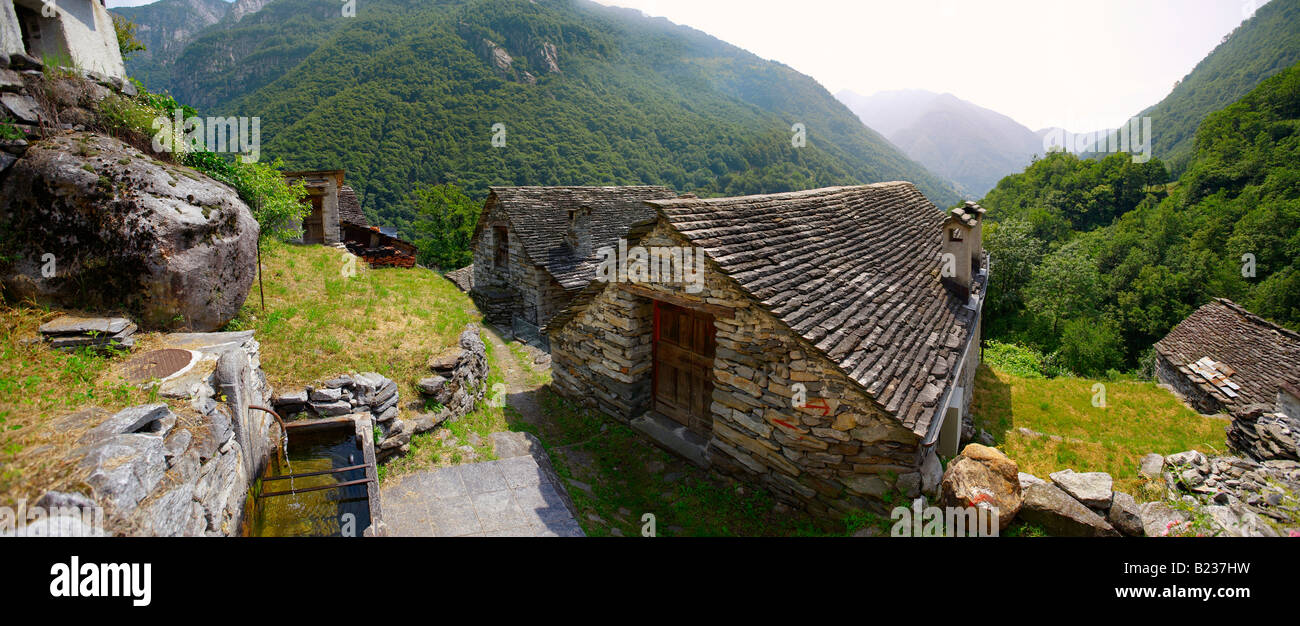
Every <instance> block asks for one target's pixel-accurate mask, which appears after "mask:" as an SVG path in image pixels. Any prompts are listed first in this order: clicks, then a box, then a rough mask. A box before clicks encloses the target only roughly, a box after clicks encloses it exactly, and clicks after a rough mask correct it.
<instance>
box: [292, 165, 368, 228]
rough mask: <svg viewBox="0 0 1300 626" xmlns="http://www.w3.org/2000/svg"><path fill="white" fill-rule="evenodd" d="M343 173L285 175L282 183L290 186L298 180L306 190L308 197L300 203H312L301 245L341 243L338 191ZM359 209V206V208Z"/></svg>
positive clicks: (335, 171) (305, 172)
mask: <svg viewBox="0 0 1300 626" xmlns="http://www.w3.org/2000/svg"><path fill="white" fill-rule="evenodd" d="M345 174H346V172H345V171H344V170H311V171H303V172H285V173H284V178H285V180H287V181H288V182H289V183H290V184H292V183H294V182H298V181H301V182H302V184H303V186H304V187H306V188H307V198H306V199H305V200H303V202H306V203H308V204H311V215H308V216H307V217H306V218H305V219H304V220H303V221H302V243H323V244H335V243H339V241H341V239H342V237H341V234H340V231H339V192H340V191H341V190H342V189H343V187H344V185H343V177H344V175H345ZM354 197H355V196H354ZM359 210H360V205H358V211H359ZM362 219H364V216H363V217H362Z"/></svg>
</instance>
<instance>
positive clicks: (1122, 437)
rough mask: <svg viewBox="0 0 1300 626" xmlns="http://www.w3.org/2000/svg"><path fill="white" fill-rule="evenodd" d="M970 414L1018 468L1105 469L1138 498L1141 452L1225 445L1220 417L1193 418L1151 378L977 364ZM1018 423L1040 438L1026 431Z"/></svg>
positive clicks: (1044, 473)
mask: <svg viewBox="0 0 1300 626" xmlns="http://www.w3.org/2000/svg"><path fill="white" fill-rule="evenodd" d="M1098 384H1101V385H1104V386H1105V394H1106V403H1105V404H1106V406H1105V407H1104V408H1102V407H1097V406H1093V398H1094V396H1095V395H1096V391H1095V387H1094V386H1095V385H1098ZM971 411H972V413H973V415H974V418H975V425H976V426H977V427H979V428H983V429H985V430H987V431H989V432H991V433H992V434H993V436H994V439H996V440H997V447H998V448H999V449H1000V450H1002V452H1004V453H1005V454H1006V455H1007V456H1009V457H1011V458H1012V459H1014V460H1015V461H1016V463H1017V464H1018V465H1019V466H1020V471H1022V472H1028V473H1030V474H1034V475H1035V476H1038V477H1040V478H1044V479H1046V478H1047V477H1048V474H1050V473H1052V472H1055V471H1058V470H1063V469H1067V468H1069V469H1073V470H1074V471H1076V472H1106V473H1108V474H1110V475H1111V476H1113V477H1114V478H1115V481H1116V489H1118V490H1121V491H1126V492H1128V493H1130V494H1132V495H1134V496H1137V497H1139V498H1140V497H1141V496H1142V495H1144V494H1143V490H1142V487H1143V481H1142V480H1141V478H1139V476H1138V473H1137V469H1138V464H1139V462H1140V460H1141V458H1142V456H1144V455H1146V454H1148V453H1151V452H1155V453H1159V454H1173V453H1175V452H1182V451H1184V450H1200V451H1202V452H1205V453H1207V454H1221V453H1223V452H1224V451H1225V450H1226V448H1227V446H1226V443H1225V441H1226V440H1225V430H1224V429H1225V427H1226V426H1227V422H1225V421H1222V420H1218V419H1215V418H1209V417H1203V416H1201V415H1198V414H1197V413H1196V412H1195V411H1192V410H1191V409H1189V408H1187V407H1186V406H1184V405H1183V403H1182V402H1180V401H1179V400H1178V399H1177V398H1176V397H1174V395H1173V394H1171V393H1169V392H1168V391H1165V390H1164V389H1161V388H1159V387H1157V386H1156V385H1155V384H1153V383H1150V382H1140V381H1125V380H1120V381H1106V382H1100V381H1096V380H1091V379H1086V378H1072V377H1063V378H1053V379H1037V378H1026V377H1021V376H1016V375H1013V374H1008V373H1005V372H1001V371H998V370H996V369H993V368H990V367H988V366H982V367H980V369H979V372H978V373H977V375H976V378H975V401H974V404H973V406H972V409H971ZM1020 428H1028V429H1029V430H1031V431H1035V432H1038V433H1042V434H1043V435H1044V436H1027V435H1025V434H1023V433H1021V432H1020V431H1019V429H1020ZM1053 435H1054V436H1056V437H1055V438H1054V437H1052V436H1053Z"/></svg>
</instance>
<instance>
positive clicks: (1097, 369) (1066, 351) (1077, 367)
mask: <svg viewBox="0 0 1300 626" xmlns="http://www.w3.org/2000/svg"><path fill="white" fill-rule="evenodd" d="M1058 353H1059V354H1060V357H1061V362H1062V364H1063V365H1065V367H1067V368H1068V369H1070V370H1071V371H1073V372H1076V373H1079V374H1083V375H1085V376H1100V375H1102V374H1105V373H1106V371H1107V370H1111V369H1117V368H1119V367H1120V366H1122V365H1123V364H1124V341H1123V338H1122V337H1120V333H1119V327H1118V326H1117V325H1116V324H1115V322H1113V321H1111V320H1110V319H1107V318H1091V317H1080V318H1078V319H1072V320H1069V321H1067V322H1066V323H1065V325H1064V326H1063V327H1062V329H1061V348H1060V350H1059V352H1058Z"/></svg>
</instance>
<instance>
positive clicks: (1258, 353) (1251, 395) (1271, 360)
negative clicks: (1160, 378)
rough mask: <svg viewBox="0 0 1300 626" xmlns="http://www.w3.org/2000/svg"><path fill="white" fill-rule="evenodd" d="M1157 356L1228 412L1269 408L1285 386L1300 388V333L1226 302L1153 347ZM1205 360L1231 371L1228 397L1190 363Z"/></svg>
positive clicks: (1207, 308) (1214, 304)
mask: <svg viewBox="0 0 1300 626" xmlns="http://www.w3.org/2000/svg"><path fill="white" fill-rule="evenodd" d="M1155 349H1156V352H1157V353H1158V354H1160V356H1163V357H1164V358H1166V359H1168V360H1169V363H1170V364H1171V365H1173V366H1174V368H1176V369H1177V370H1178V371H1179V372H1180V373H1182V375H1184V376H1187V378H1188V380H1190V381H1192V382H1193V383H1194V384H1196V385H1198V386H1200V387H1201V389H1203V390H1204V391H1206V393H1209V394H1210V395H1211V396H1213V397H1214V398H1215V399H1216V400H1218V401H1219V402H1220V403H1221V404H1223V406H1224V407H1225V408H1227V409H1228V411H1229V412H1232V413H1235V412H1236V411H1238V410H1240V409H1243V408H1245V407H1246V406H1247V405H1250V404H1255V403H1259V404H1266V405H1269V406H1272V405H1273V404H1275V403H1276V402H1277V390H1278V388H1279V387H1281V386H1282V385H1284V384H1290V385H1293V386H1300V333H1297V332H1295V331H1293V330H1288V329H1286V328H1283V327H1281V326H1278V325H1277V324H1274V323H1272V322H1270V321H1268V320H1266V319H1264V318H1262V317H1259V316H1258V315H1255V314H1253V313H1251V312H1250V311H1247V310H1246V309H1244V308H1242V307H1241V305H1239V304H1237V303H1235V302H1233V301H1231V300H1228V299H1227V298H1216V299H1214V300H1213V301H1212V302H1209V303H1207V304H1205V305H1204V306H1202V307H1201V308H1199V309H1196V311H1194V312H1193V313H1192V314H1191V315H1189V316H1187V319H1185V320H1183V321H1181V322H1179V323H1178V325H1177V326H1175V327H1174V329H1173V330H1171V331H1169V334H1168V335H1165V337H1164V338H1163V339H1161V340H1160V341H1157V342H1156V345H1155ZM1204 357H1209V359H1210V360H1212V361H1214V362H1216V363H1223V364H1225V365H1227V366H1228V367H1230V368H1231V369H1232V370H1234V371H1233V372H1232V374H1231V375H1230V376H1228V379H1229V380H1231V381H1232V382H1233V383H1235V384H1236V385H1237V386H1238V387H1239V389H1236V390H1234V393H1236V394H1237V397H1236V398H1232V397H1229V396H1228V395H1227V394H1226V393H1224V392H1223V391H1222V390H1221V389H1220V388H1218V387H1217V386H1215V385H1213V384H1211V383H1210V382H1209V381H1207V380H1206V379H1205V378H1204V377H1203V376H1200V375H1198V374H1196V373H1195V372H1193V371H1192V370H1193V367H1192V366H1193V364H1195V363H1196V362H1197V361H1199V360H1201V359H1202V358H1204Z"/></svg>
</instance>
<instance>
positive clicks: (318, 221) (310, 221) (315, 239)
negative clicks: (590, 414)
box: [302, 196, 325, 243]
mask: <svg viewBox="0 0 1300 626" xmlns="http://www.w3.org/2000/svg"><path fill="white" fill-rule="evenodd" d="M324 201H325V200H324V198H322V197H321V196H312V197H311V215H309V216H308V217H307V219H305V220H303V222H302V228H303V235H302V242H303V243H325V210H324V206H323V205H324Z"/></svg>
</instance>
